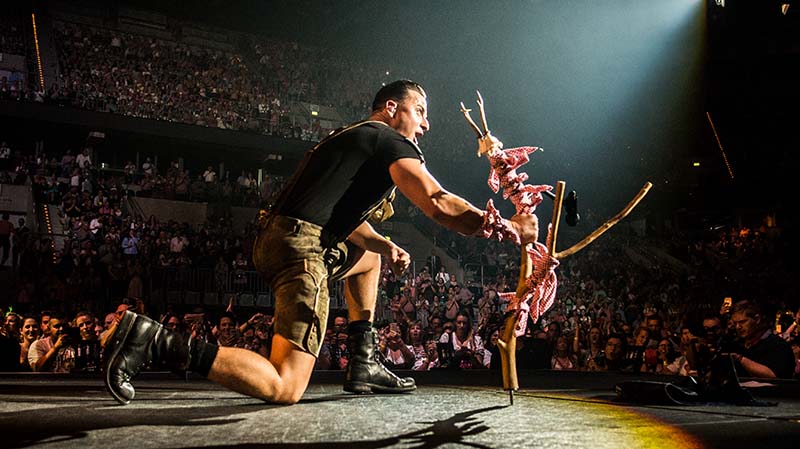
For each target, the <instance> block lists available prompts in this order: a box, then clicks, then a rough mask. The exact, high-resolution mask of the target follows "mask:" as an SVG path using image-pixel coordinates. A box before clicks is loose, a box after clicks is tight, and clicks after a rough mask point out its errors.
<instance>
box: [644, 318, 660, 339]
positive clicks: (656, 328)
mask: <svg viewBox="0 0 800 449" xmlns="http://www.w3.org/2000/svg"><path fill="white" fill-rule="evenodd" d="M647 329H649V330H650V334H652V335H654V336H655V337H656V338H657V337H658V336H659V334H661V321H659V320H656V319H652V318H651V319H648V320H647Z"/></svg>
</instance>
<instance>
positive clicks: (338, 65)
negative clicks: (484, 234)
mask: <svg viewBox="0 0 800 449" xmlns="http://www.w3.org/2000/svg"><path fill="white" fill-rule="evenodd" d="M53 29H54V32H55V41H56V42H57V55H58V67H59V73H60V76H59V79H58V82H57V83H53V84H51V85H50V86H49V87H48V88H47V89H46V91H44V92H42V91H41V89H40V88H39V87H37V83H36V82H35V80H36V76H32V75H31V74H27V75H25V76H19V74H16V75H15V76H14V79H13V80H11V78H9V77H8V76H4V77H3V79H2V85H0V99H2V100H17V101H29V102H45V103H52V104H58V105H62V106H64V107H71V108H79V109H86V110H92V111H98V112H105V113H111V114H120V115H124V116H130V117H137V118H145V119H151V120H160V121H167V122H176V123H184V124H191V125H195V126H203V127H213V128H220V129H229V130H235V131H241V132H253V133H260V134H269V135H276V136H281V137H284V138H294V139H302V140H307V141H310V142H315V141H318V140H319V139H321V138H323V137H324V136H325V135H327V133H328V132H330V130H331V129H334V128H336V127H338V126H340V125H342V124H344V123H347V122H349V121H352V120H356V119H358V118H360V117H362V116H363V112H364V111H365V110H367V108H368V106H369V104H370V101H371V98H370V97H369V95H371V92H372V91H373V89H371V88H369V89H367V88H365V86H374V85H379V84H380V82H381V81H382V78H383V77H384V76H386V72H385V69H379V68H376V67H371V66H369V65H363V64H353V63H352V62H351V61H348V60H346V59H343V58H340V57H337V56H336V55H329V54H327V53H326V52H325V51H323V50H322V49H320V48H314V47H310V46H305V45H301V44H300V43H297V42H287V41H278V40H275V39H268V38H265V37H261V36H250V35H238V37H237V38H236V39H233V40H232V41H227V42H218V43H217V44H218V45H216V46H203V45H201V44H198V43H196V42H193V43H190V40H189V39H183V38H182V37H181V33H180V32H179V30H180V28H178V29H174V30H167V31H166V34H163V33H162V35H161V36H160V37H155V36H148V35H144V34H136V33H133V32H130V31H122V30H120V29H115V28H114V27H106V26H99V25H97V24H96V23H94V24H92V21H91V20H83V21H70V20H68V19H67V18H63V17H62V18H57V19H54V21H53ZM24 30H25V26H24V21H23V20H22V18H21V17H16V16H14V15H9V16H3V17H2V22H0V52H3V53H11V54H17V55H24V56H26V57H28V58H30V57H31V50H30V48H27V46H26V38H24V37H23V36H22V33H23V32H24ZM311 61H314V64H311ZM354 67H355V68H356V69H355V70H354ZM392 77H394V75H392ZM298 104H313V105H322V106H326V107H336V108H337V111H338V113H339V116H338V122H334V121H331V120H326V121H325V124H323V122H322V121H321V120H304V121H298V120H296V117H295V116H294V115H292V114H291V109H292V108H294V107H296V106H297V105H298ZM3 138H4V136H2V135H0V140H2V139H3ZM451 156H452V155H448V154H439V155H434V156H432V157H440V158H443V159H446V158H448V157H451ZM92 158H93V155H92V152H91V149H89V148H80V149H78V150H70V149H66V148H64V149H63V150H62V151H61V152H60V153H58V154H45V153H44V152H42V151H39V150H38V149H37V148H36V146H35V144H34V143H33V142H23V143H21V147H20V148H11V147H10V146H9V145H8V144H6V143H5V142H3V144H2V146H0V163H1V164H2V166H0V183H2V184H8V185H19V186H27V187H29V188H30V191H31V195H32V198H33V201H34V203H35V205H36V212H37V213H38V214H40V215H39V216H37V217H27V218H28V220H27V221H23V222H16V223H12V222H10V221H9V220H8V218H7V217H4V218H3V219H2V220H0V237H3V236H5V238H7V239H9V242H12V240H13V245H4V246H3V249H2V251H3V253H2V257H3V265H4V267H3V268H4V270H5V271H8V272H9V276H10V277H8V279H12V280H13V282H12V284H11V286H10V289H9V290H8V291H9V293H8V294H7V295H5V297H4V298H3V301H4V303H0V308H2V312H3V316H4V326H3V331H2V337H0V338H2V353H0V370H5V371H14V370H23V371H53V372H70V371H96V370H98V369H99V367H100V366H102V352H101V350H100V349H99V346H98V344H97V341H98V340H99V339H101V338H102V334H103V332H104V331H105V330H106V329H108V327H109V326H110V325H111V322H113V313H114V312H116V311H119V310H123V309H126V308H129V307H130V308H135V309H136V310H138V311H139V312H141V313H146V314H148V315H150V316H151V317H154V318H157V319H159V320H160V321H161V322H162V323H163V324H164V325H165V326H168V327H170V328H173V329H176V330H182V331H185V332H191V333H194V334H195V335H196V336H202V337H203V338H205V339H207V340H209V341H215V342H217V343H218V344H220V345H223V346H238V347H243V348H247V349H250V350H253V351H255V352H258V353H260V354H262V355H264V356H265V357H266V356H268V355H269V347H270V338H271V335H272V329H271V323H272V307H271V306H272V302H271V301H272V299H271V297H270V293H269V288H268V287H267V286H265V285H264V284H263V281H261V279H260V275H259V274H258V273H256V272H255V271H254V270H253V266H252V262H251V251H252V245H253V241H254V239H255V237H256V235H257V232H258V229H257V225H256V220H255V218H256V217H255V212H257V211H258V209H260V208H268V207H269V205H270V204H271V202H272V201H273V200H274V197H275V194H276V193H277V192H279V191H280V188H281V185H282V183H283V182H285V179H284V177H282V176H280V175H268V176H267V177H266V178H265V179H264V180H262V183H261V185H259V184H258V182H256V180H255V179H254V175H253V173H252V172H249V171H247V170H245V171H243V172H242V173H241V175H239V176H238V177H237V178H236V179H234V178H233V177H232V176H222V175H220V174H216V173H215V172H214V168H213V167H212V166H209V167H208V168H207V169H204V170H195V171H194V172H192V171H191V170H190V169H188V168H186V167H185V166H183V165H182V164H181V163H179V162H178V161H170V163H169V165H168V166H166V167H163V166H162V167H158V166H157V165H156V164H155V163H154V162H153V161H151V159H149V158H148V159H146V160H145V161H144V162H143V163H142V164H139V165H138V166H137V164H135V163H133V162H131V161H127V162H126V163H125V164H124V166H121V167H116V169H117V170H116V171H115V170H107V169H105V168H103V167H99V166H96V165H95V164H93V162H92ZM162 165H164V164H163V163H162ZM136 198H163V199H167V200H171V201H196V202H208V201H218V202H226V203H229V204H236V205H239V206H244V207H249V208H251V209H252V210H253V211H254V213H253V220H252V221H251V223H249V224H248V225H247V226H245V227H244V228H243V229H233V227H232V223H231V221H230V216H226V215H224V214H223V215H221V216H213V217H210V219H209V220H207V221H206V222H205V223H202V224H196V223H195V224H191V223H188V222H179V221H175V220H162V219H160V218H159V217H158V216H156V215H151V216H147V217H145V216H142V215H141V213H140V212H139V211H138V210H137V207H136V201H135V199H136ZM401 204H402V203H401ZM399 209H401V210H402V212H400V213H399V214H398V216H399V217H398V219H400V220H405V221H408V222H411V223H413V224H414V225H415V226H417V227H419V228H421V229H423V230H424V232H426V233H427V234H428V235H431V236H435V239H436V243H437V244H439V245H440V246H443V247H444V248H445V249H446V250H447V251H448V252H449V253H450V254H451V255H452V256H453V258H454V260H456V261H457V262H458V263H459V264H460V265H459V267H458V270H455V271H456V272H453V271H454V270H447V269H445V268H444V267H443V265H442V264H441V261H438V260H437V259H436V258H431V259H429V260H427V261H421V262H420V263H418V264H416V265H415V267H414V269H413V270H412V271H410V272H407V273H405V274H404V275H402V276H400V277H396V276H395V275H394V274H392V273H391V272H390V271H389V270H388V268H387V269H386V270H385V275H384V276H383V281H382V285H381V293H380V297H379V298H378V310H377V311H376V323H378V327H379V328H380V335H381V342H380V347H381V352H382V354H383V355H384V356H385V358H386V364H387V365H388V366H393V367H396V368H403V369H413V370H430V369H498V366H499V365H498V363H499V355H498V354H499V353H498V352H497V344H496V341H497V338H498V335H499V332H500V330H501V326H502V323H503V319H502V318H503V316H504V314H505V304H504V303H503V302H501V301H500V300H499V297H498V295H497V293H499V292H507V291H513V290H514V289H515V280H516V276H517V274H516V273H517V270H518V260H517V259H516V257H517V256H516V255H517V249H516V248H515V247H513V246H510V245H508V244H501V243H498V242H490V241H482V240H476V239H467V238H464V237H463V236H459V235H456V234H454V233H451V232H447V231H443V230H441V229H439V230H436V232H435V233H434V232H433V231H432V229H431V228H429V226H430V225H431V224H430V222H428V221H427V220H426V219H425V218H424V217H422V216H421V214H420V212H419V211H418V210H415V209H414V208H413V207H410V206H407V205H404V207H402V208H399ZM45 211H47V214H49V216H51V217H52V221H53V222H54V223H58V227H59V228H60V231H55V232H54V231H53V229H52V228H50V229H47V228H46V227H45V226H44V225H43V223H40V222H38V220H40V219H41V214H44V213H45ZM33 218H35V219H36V220H37V222H34V221H33V220H32V219H33ZM687 241H688V238H687V237H686V236H667V237H665V236H655V235H640V234H637V233H636V232H634V230H633V229H632V228H630V227H627V226H622V225H621V226H620V227H619V229H615V231H614V232H611V233H609V235H607V236H604V237H603V239H602V240H600V241H598V242H597V243H596V244H594V245H593V246H592V247H590V248H588V249H587V250H585V251H584V252H582V253H579V254H577V255H575V256H574V257H572V258H570V259H568V260H567V261H565V262H564V263H563V264H562V265H561V267H559V269H558V276H559V291H558V297H557V302H556V306H554V307H553V308H552V309H551V310H550V311H549V312H548V313H547V315H545V316H544V318H543V319H542V320H540V322H538V323H531V325H530V326H528V329H529V330H528V334H526V335H525V336H524V337H522V338H521V339H520V344H519V346H518V351H519V352H518V360H519V362H518V363H519V365H520V367H522V368H530V369H568V370H586V371H603V370H618V371H630V372H647V373H654V374H665V375H696V374H697V373H698V372H702V371H703V370H704V369H705V368H706V367H705V366H704V365H703V363H704V360H705V362H707V359H703V357H701V356H698V354H701V353H702V351H706V350H712V349H713V350H716V349H717V348H716V347H713V348H712V346H713V345H714V344H713V343H712V341H713V340H714V338H716V337H717V336H718V335H723V334H724V335H727V336H729V337H730V339H731V340H734V339H735V338H734V337H735V335H734V334H735V330H736V329H735V326H734V324H733V322H732V321H731V320H730V310H729V309H725V308H724V307H723V308H720V304H721V303H722V300H723V297H725V296H732V297H735V298H736V300H737V301H738V300H739V299H745V298H746V299H751V300H754V301H758V302H763V303H765V304H769V305H771V306H772V308H771V309H765V310H770V317H773V316H774V317H775V319H774V320H771V321H770V323H769V326H768V327H769V328H770V329H772V330H773V331H774V332H775V333H776V334H778V335H780V336H781V337H783V338H784V339H785V340H786V341H788V342H790V343H791V345H792V350H793V351H794V359H795V369H794V372H793V375H794V376H795V377H797V376H798V375H800V364H798V363H800V362H798V360H800V349H799V348H800V344H799V343H798V327H797V324H796V323H797V320H798V319H800V312H798V310H797V304H796V303H792V302H791V298H786V297H784V295H783V294H782V292H784V291H788V290H784V289H783V287H784V285H783V284H781V283H774V282H773V281H772V280H773V279H781V278H782V277H783V276H784V274H783V271H782V270H784V267H783V266H782V265H781V261H782V260H783V259H784V257H785V254H784V253H783V251H784V249H783V248H784V247H783V246H782V242H781V235H780V234H779V233H776V232H774V230H772V229H769V228H768V227H761V228H747V227H726V228H722V229H720V230H719V231H718V232H716V233H711V234H708V235H704V236H702V237H696V238H693V241H692V242H691V244H689V245H685V246H684V248H683V249H681V248H680V246H681V243H682V242H683V243H686V242H687ZM676 242H677V243H676ZM633 248H648V249H649V250H648V251H637V250H634V249H633ZM676 249H677V250H676ZM681 253H682V254H681ZM7 261H10V262H8V263H6V262H7ZM732 277H737V279H740V280H739V281H737V282H731V281H730V280H731V278H732ZM787 278H788V277H787ZM765 284H766V285H770V284H772V286H773V288H772V289H771V290H770V289H764V288H763V287H761V286H763V285H765ZM731 286H733V287H731ZM332 292H334V297H333V298H332V299H331V302H332V306H333V308H334V309H335V310H334V312H335V313H332V314H331V316H332V318H331V320H330V323H329V325H328V330H327V333H326V338H325V345H324V346H323V348H322V351H321V353H320V357H319V359H318V361H317V368H318V369H332V370H341V369H344V367H345V366H346V364H347V359H348V354H347V349H346V345H345V344H344V341H343V335H344V338H345V339H346V334H345V333H344V332H345V329H346V324H347V323H346V318H345V317H346V312H345V310H343V305H344V304H343V300H342V293H341V288H333V289H332ZM762 318H763V317H762ZM713 319H716V320H718V322H719V328H718V329H716V330H714V329H713V327H714V326H713V323H712V325H710V326H705V324H706V321H708V320H712V321H713ZM67 323H70V324H67ZM70 328H72V329H73V332H72V333H71V334H70V336H66V335H67V332H68V330H69V329H70ZM712 331H713V332H717V333H712ZM62 335H64V337H63V338H62ZM39 340H47V342H46V343H42V344H36V342H37V341H39ZM17 346H19V348H17ZM17 349H18V350H17ZM151 368H152V369H158V367H157V366H154V367H151Z"/></svg>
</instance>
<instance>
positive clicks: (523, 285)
mask: <svg viewBox="0 0 800 449" xmlns="http://www.w3.org/2000/svg"><path fill="white" fill-rule="evenodd" d="M565 188H566V183H565V182H564V181H558V183H556V193H555V196H556V197H555V199H554V200H553V221H552V222H551V223H552V224H553V227H552V230H551V232H550V239H549V240H548V242H547V252H548V254H550V255H553V254H554V253H555V248H556V236H557V235H558V225H559V223H560V222H561V204H562V203H563V201H564V190H565ZM530 245H531V243H528V244H525V245H522V249H521V251H520V253H521V254H520V263H519V279H518V280H517V304H519V302H520V301H521V298H523V297H524V296H525V293H526V291H527V280H528V278H529V277H531V273H533V262H532V261H531V256H530V254H529V253H528V248H529V246H530ZM520 316H521V315H520V314H519V313H517V312H516V311H515V312H512V313H511V315H509V316H508V318H506V322H505V328H504V329H503V335H501V336H500V338H499V339H498V340H497V348H498V349H499V350H500V351H499V352H500V370H501V371H502V373H503V389H504V390H506V391H508V397H509V400H510V402H511V405H514V392H515V391H517V390H519V378H518V377H517V334H516V330H517V320H518V319H519V318H520ZM525 317H526V319H527V314H525Z"/></svg>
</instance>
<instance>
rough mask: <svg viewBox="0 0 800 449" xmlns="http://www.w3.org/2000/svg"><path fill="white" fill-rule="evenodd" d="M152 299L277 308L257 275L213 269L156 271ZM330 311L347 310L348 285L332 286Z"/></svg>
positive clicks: (242, 271) (164, 268)
mask: <svg viewBox="0 0 800 449" xmlns="http://www.w3.org/2000/svg"><path fill="white" fill-rule="evenodd" d="M148 289H149V297H150V298H151V300H152V301H153V302H155V303H163V304H165V305H167V304H168V305H198V306H200V305H203V306H217V305H222V306H227V304H228V303H229V301H230V300H231V299H233V303H234V305H235V306H239V307H273V306H274V305H275V297H274V296H273V295H272V289H271V288H270V287H269V285H268V284H267V283H266V282H265V281H264V278H263V277H262V276H261V274H260V273H259V272H257V271H251V270H232V271H223V272H217V271H215V270H214V269H210V268H192V267H162V268H156V269H154V270H153V271H152V275H151V277H150V283H149V288H148ZM329 290H330V297H331V298H330V302H331V304H330V307H331V308H332V309H343V308H345V299H344V282H342V281H339V282H335V283H332V284H331V285H330V286H329Z"/></svg>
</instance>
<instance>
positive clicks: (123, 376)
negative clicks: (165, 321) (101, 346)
mask: <svg viewBox="0 0 800 449" xmlns="http://www.w3.org/2000/svg"><path fill="white" fill-rule="evenodd" d="M190 343H191V342H190V339H189V338H188V337H187V336H186V335H184V334H182V333H180V332H174V331H171V330H168V329H164V327H163V326H161V324H159V323H158V322H156V321H154V320H151V319H150V318H147V317H144V316H141V315H137V314H135V313H133V312H130V311H126V312H125V314H124V315H123V316H122V320H120V322H119V325H118V326H117V329H116V330H115V331H114V333H113V335H111V337H110V338H109V339H108V343H107V344H106V348H105V350H106V354H107V356H106V361H107V364H106V375H105V382H106V388H108V391H109V392H110V393H111V395H112V396H113V397H114V399H116V400H117V401H118V402H120V403H121V404H129V403H130V402H131V400H132V399H133V397H134V395H135V391H134V388H133V385H131V380H132V379H133V378H134V377H135V376H136V375H137V374H139V371H141V370H142V368H143V367H145V366H146V365H147V364H148V363H151V362H154V363H158V364H160V365H162V366H165V367H166V368H168V369H170V370H172V371H178V372H180V371H186V370H187V369H188V368H189V364H190V360H191V356H190V354H191V352H193V351H191V347H190Z"/></svg>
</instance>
